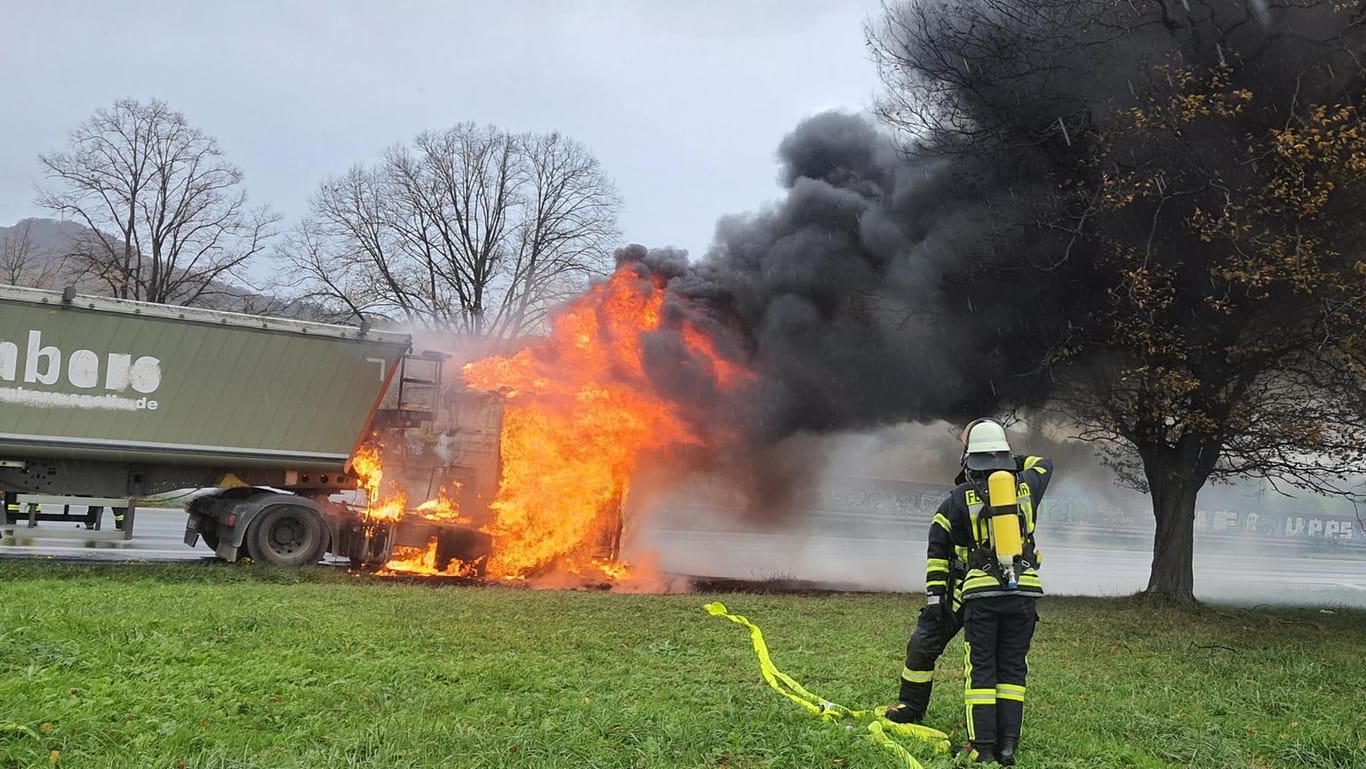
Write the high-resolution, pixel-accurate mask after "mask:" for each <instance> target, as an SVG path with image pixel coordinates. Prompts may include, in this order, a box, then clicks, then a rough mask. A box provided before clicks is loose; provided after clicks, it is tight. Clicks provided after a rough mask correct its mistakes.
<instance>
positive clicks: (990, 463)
mask: <svg viewBox="0 0 1366 769" xmlns="http://www.w3.org/2000/svg"><path fill="white" fill-rule="evenodd" d="M964 444H965V445H964V453H963V465H964V466H965V467H967V468H968V469H969V470H979V471H986V470H1014V469H1015V458H1014V457H1012V456H1011V455H1010V441H1009V440H1007V439H1006V430H1005V428H1004V427H1001V425H1000V424H999V423H997V422H993V421H991V420H990V419H979V420H977V421H976V422H974V423H973V424H972V425H971V426H970V427H969V428H968V431H967V439H966V440H965V441H964Z"/></svg>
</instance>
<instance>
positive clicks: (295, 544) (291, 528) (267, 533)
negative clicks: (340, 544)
mask: <svg viewBox="0 0 1366 769" xmlns="http://www.w3.org/2000/svg"><path fill="white" fill-rule="evenodd" d="M326 532H327V529H326V527H324V526H323V522H322V520H320V519H319V518H318V516H317V514H316V513H314V512H313V511H312V510H309V509H308V508H306V507H298V506H296V505H276V506H275V507H271V508H268V509H266V510H265V511H263V512H262V513H261V515H260V516H258V517H257V518H256V520H255V521H252V524H251V529H249V530H248V531H247V536H246V546H247V553H248V554H249V555H250V556H251V558H252V560H254V561H259V562H261V563H270V564H275V565H277V566H303V565H305V564H310V563H317V562H318V561H319V560H320V559H321V558H322V557H323V551H324V550H326V548H327V537H326Z"/></svg>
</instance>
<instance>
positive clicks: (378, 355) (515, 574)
mask: <svg viewBox="0 0 1366 769" xmlns="http://www.w3.org/2000/svg"><path fill="white" fill-rule="evenodd" d="M662 289H663V286H662V283H661V282H660V281H659V280H658V279H657V278H653V277H649V276H642V275H640V274H637V273H634V272H632V271H631V270H629V269H627V270H619V271H618V272H617V273H615V274H614V275H613V276H612V277H611V278H610V279H609V280H607V281H604V282H602V283H598V284H595V285H594V286H592V287H590V289H589V290H588V291H587V292H585V293H584V294H583V295H582V296H580V297H579V298H578V299H576V300H575V301H574V302H572V303H571V304H570V305H569V306H568V307H566V308H564V309H563V310H562V311H561V312H560V313H559V314H558V315H557V316H556V317H555V319H554V320H553V322H552V328H551V329H550V333H549V334H548V336H547V337H546V338H544V339H541V340H538V341H534V342H533V343H530V344H528V345H526V346H525V347H523V348H522V349H521V350H519V351H518V352H516V353H515V354H512V355H509V356H507V357H490V358H484V359H481V360H477V361H474V362H473V363H468V364H465V365H462V366H459V367H456V369H455V371H451V368H450V365H449V364H450V361H449V360H448V359H447V356H444V355H442V354H436V353H425V354H418V355H413V354H411V346H412V340H411V337H410V336H408V335H406V334H397V333H392V332H384V331H378V330H373V329H368V328H364V327H362V328H352V327H346V326H335V325H327V324H319V323H309V322H303V321H295V320H286V319H275V318H262V317H256V316H250V315H241V314H235V313H226V312H218V311H212V310H202V309H196V308H187V307H171V306H164V305H152V304H146V303H141V302H133V301H128V300H117V299H107V298H97V297H88V296H79V295H77V294H75V292H73V291H70V290H68V291H67V292H62V293H57V292H49V291H39V290H34V289H23V288H17V287H10V286H0V403H3V404H4V405H3V408H0V491H3V494H4V502H5V513H4V519H3V523H2V524H0V536H2V537H3V538H4V539H5V541H15V540H19V539H32V538H42V537H48V536H62V537H65V538H75V539H79V540H83V541H98V540H112V541H119V540H128V539H131V538H132V537H133V536H134V531H135V512H136V506H137V504H138V503H139V501H141V500H145V499H148V498H155V496H156V495H158V494H164V493H167V492H171V491H173V490H183V489H198V490H199V491H198V492H196V493H195V494H194V496H193V498H192V499H191V501H190V502H189V503H188V504H187V505H186V510H187V513H188V518H187V523H186V532H185V543H186V544H187V545H189V546H195V545H197V544H198V543H199V542H201V541H202V542H203V543H204V544H205V545H206V546H208V547H209V548H210V549H212V550H213V551H214V552H215V553H216V554H217V555H218V556H219V557H221V558H223V559H225V560H229V561H234V560H238V559H240V558H242V557H243V556H249V557H251V558H252V559H254V560H257V561H262V562H267V563H273V564H280V565H303V564H309V563H315V562H317V561H319V560H320V559H321V558H322V557H323V556H324V555H325V554H327V553H331V554H333V555H334V556H340V557H344V558H347V559H349V560H350V561H351V562H353V563H355V564H358V565H362V566H365V567H369V568H378V569H386V570H390V571H410V572H411V571H416V572H423V573H443V574H461V575H470V576H486V577H489V578H495V579H525V578H528V577H533V576H536V575H538V574H544V573H547V572H552V571H556V570H559V571H568V572H570V573H573V574H580V575H585V576H599V577H604V578H606V579H609V580H615V579H619V578H621V577H624V576H625V575H626V568H625V566H624V565H623V564H622V563H621V553H622V540H623V536H624V531H625V530H626V528H627V527H626V526H625V524H626V523H627V521H626V520H625V517H624V515H623V512H622V510H623V501H624V500H625V498H626V497H627V494H628V491H629V481H630V479H631V478H632V476H633V474H634V473H635V471H636V470H637V469H638V467H639V465H640V462H641V461H642V457H644V456H646V455H647V454H649V453H651V452H654V453H659V452H665V451H668V450H670V449H674V448H678V447H687V446H695V445H698V444H700V443H701V442H702V437H701V436H699V435H698V434H697V433H696V432H695V430H694V428H693V427H692V426H691V424H690V423H689V421H688V420H686V419H684V418H683V416H682V415H681V414H680V413H679V412H678V411H677V409H676V407H675V406H674V405H673V404H671V403H670V402H669V401H668V400H667V399H664V398H661V397H658V396H657V395H656V394H654V392H653V390H652V388H651V386H650V384H649V382H648V381H647V380H648V378H647V377H646V375H645V372H644V369H643V364H642V355H641V349H640V346H641V337H642V334H643V333H647V332H649V331H650V330H651V329H654V328H657V327H659V325H660V324H661V323H662V322H663V321H662V316H661V305H662V302H663V290H662ZM684 331H685V332H686V333H685V334H684V336H683V339H684V340H685V344H686V351H685V354H688V355H695V356H699V357H702V358H705V359H707V360H708V362H709V365H710V366H711V367H712V368H711V369H710V370H712V371H713V372H714V373H715V376H716V377H717V379H718V381H720V382H722V383H723V384H725V383H727V382H731V383H733V382H737V381H742V379H743V377H744V376H746V374H745V372H743V371H741V370H739V369H737V368H734V367H732V366H730V364H727V363H725V362H724V361H722V360H721V359H720V358H719V357H718V356H716V355H715V353H714V351H712V350H711V349H710V348H709V346H708V344H709V343H708V341H707V340H706V338H705V337H703V336H702V335H701V334H699V333H697V332H696V331H695V330H692V329H688V328H685V329H684ZM443 378H444V380H445V381H443ZM419 500H420V501H419ZM76 511H79V512H76ZM109 517H112V518H113V524H114V525H113V526H112V527H109V526H107V525H106V524H107V523H108V521H107V520H106V519H107V518H109ZM54 522H55V523H60V524H67V525H65V526H61V525H59V526H55V527H52V526H45V525H43V524H48V523H54ZM72 523H75V524H76V527H75V528H74V529H73V528H71V527H70V524H72Z"/></svg>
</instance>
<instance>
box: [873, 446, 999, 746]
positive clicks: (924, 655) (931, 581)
mask: <svg viewBox="0 0 1366 769" xmlns="http://www.w3.org/2000/svg"><path fill="white" fill-rule="evenodd" d="M980 421H981V420H975V421H973V422H969V423H968V425H967V426H966V427H964V428H963V433H962V434H961V435H960V436H959V442H961V443H962V444H963V451H964V457H966V456H967V445H968V433H969V432H971V431H972V428H973V426H974V425H976V424H977V423H978V422H980ZM965 480H967V478H966V476H965V475H964V472H963V471H962V470H961V469H960V470H959V472H958V477H957V478H954V481H953V482H954V483H955V484H960V483H963V482H964V481H965ZM967 559H968V556H967V548H955V551H954V557H953V558H950V559H947V560H945V559H934V560H932V561H931V564H932V565H933V566H934V569H933V572H934V573H933V574H929V573H927V574H926V577H925V579H926V587H930V586H932V585H933V586H942V587H944V588H945V590H944V593H943V594H942V595H939V594H931V595H929V596H928V597H927V598H926V600H925V607H924V608H923V609H921V610H920V616H919V617H918V618H917V619H916V622H915V628H914V629H913V630H911V636H910V639H909V640H908V641H907V642H906V664H905V666H904V667H902V669H901V684H900V689H899V691H898V692H897V698H896V704H895V705H892V706H891V707H889V708H887V710H886V711H885V712H884V713H883V715H884V716H885V717H886V718H887V720H889V721H893V722H895V723H898V724H918V723H920V722H921V721H923V720H924V719H925V711H926V710H928V709H929V707H930V693H931V692H932V691H933V688H934V665H935V663H936V662H937V661H938V660H939V657H940V655H942V654H943V653H944V649H945V648H946V647H948V645H949V641H952V640H953V637H954V636H956V635H958V631H959V630H962V629H963V602H962V596H961V594H960V592H959V590H958V588H960V587H961V586H962V584H963V578H964V577H965V576H967V568H968V567H967Z"/></svg>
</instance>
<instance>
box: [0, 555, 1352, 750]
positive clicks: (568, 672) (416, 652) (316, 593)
mask: <svg viewBox="0 0 1366 769" xmlns="http://www.w3.org/2000/svg"><path fill="white" fill-rule="evenodd" d="M0 584H2V585H3V588H0V671H3V673H2V674H0V705H2V706H3V710H2V711H0V767H29V766H50V765H52V764H54V763H55V764H56V765H57V766H68V767H138V768H139V769H142V768H145V767H165V768H166V769H179V768H180V767H194V768H198V767H309V768H310V769H312V768H316V767H352V766H355V767H359V766H365V767H371V766H373V767H443V768H448V767H718V768H721V767H725V768H726V769H745V768H749V767H870V768H878V767H887V768H888V769H893V768H894V767H897V766H898V765H899V764H898V763H897V762H896V760H895V758H894V757H893V756H892V754H890V753H888V752H886V751H885V750H883V749H882V748H880V747H878V746H876V745H874V744H872V743H871V742H870V741H869V740H868V739H867V737H866V732H864V731H862V730H861V729H855V730H848V729H845V728H843V726H842V725H841V724H839V723H826V722H822V721H821V720H820V719H818V718H815V717H813V716H811V715H810V714H808V713H807V712H805V711H804V710H802V709H801V708H799V707H797V706H796V705H794V704H793V703H792V702H790V701H788V700H786V699H784V698H783V697H781V696H779V695H778V694H777V693H776V692H774V691H773V690H771V689H769V688H768V687H767V686H766V685H765V684H764V683H763V681H762V679H761V678H760V674H759V666H758V663H757V660H756V658H755V656H754V653H753V650H752V648H751V646H750V643H749V637H748V633H747V632H746V631H745V629H744V628H742V627H740V626H739V625H735V624H733V623H731V622H728V621H726V620H724V619H721V618H716V617H712V616H709V615H708V614H707V613H706V612H705V611H703V609H702V604H703V603H705V602H707V601H710V600H717V599H718V598H719V599H720V600H722V601H724V602H725V603H726V605H727V606H728V607H729V608H730V610H731V611H733V612H736V613H739V614H744V615H746V616H748V617H749V618H750V619H751V620H753V621H754V622H756V623H758V624H759V625H760V626H761V627H762V628H763V630H764V634H765V636H766V637H767V639H768V643H769V647H770V650H771V652H772V655H773V659H774V662H775V663H776V664H777V666H778V667H779V668H781V669H782V670H783V671H784V672H786V673H788V674H789V675H791V676H793V677H794V678H796V679H797V680H798V681H800V682H801V683H802V684H804V685H805V686H806V687H807V688H809V689H811V690H812V691H814V692H816V693H819V694H821V695H823V696H825V697H827V698H829V699H831V700H833V701H835V702H839V703H842V704H844V705H847V706H850V707H856V708H867V707H872V706H874V705H878V704H885V703H887V702H889V701H890V700H891V699H892V698H893V697H894V694H895V686H896V675H897V673H898V672H899V671H900V667H901V655H902V653H903V650H904V644H905V638H906V633H907V631H908V630H909V627H910V622H911V621H912V618H913V616H914V612H915V610H916V609H917V608H918V606H919V599H918V598H916V597H912V596H904V595H868V594H840V595H757V594H741V593H736V594H726V595H721V596H717V595H702V594H698V595H670V596H643V595H617V594H610V593H601V592H540V591H532V590H524V589H513V588H482V589H481V588H470V587H450V586H446V587H432V586H424V585H414V584H389V583H383V582H378V581H375V580H372V579H368V578H367V579H363V578H359V577H354V576H350V575H345V574H341V573H338V572H334V571H328V570H324V569H318V570H308V571H295V572H280V571H272V570H268V569H262V568H260V567H255V566H253V567H225V566H218V565H200V564H195V565H181V566H145V565H138V564H124V565H115V566H74V565H65V564H59V563H34V562H13V561H9V562H0ZM1040 614H1041V616H1042V622H1041V623H1040V625H1039V629H1038V633H1037V635H1036V637H1035V646H1034V650H1033V652H1032V653H1031V655H1030V662H1031V666H1032V668H1033V670H1032V675H1031V678H1030V682H1029V685H1030V688H1029V691H1030V694H1029V696H1030V700H1029V703H1028V705H1027V709H1026V714H1025V734H1024V739H1023V742H1022V746H1021V752H1020V762H1019V765H1020V766H1022V767H1127V766H1135V767H1157V766H1189V767H1366V716H1363V713H1364V712H1366V613H1362V612H1349V611H1337V612H1334V613H1324V612H1322V611H1320V610H1317V609H1301V610H1279V609H1278V610H1269V609H1258V610H1254V611H1245V610H1234V609H1203V610H1200V611H1198V612H1180V611H1168V610H1154V609H1151V608H1147V607H1144V606H1141V605H1139V604H1136V603H1134V602H1132V601H1128V600H1090V599H1060V598H1045V599H1044V600H1043V602H1042V603H1041V605H1040ZM960 664H961V648H960V647H959V646H958V644H954V645H953V646H952V647H950V652H949V653H948V654H946V655H945V658H944V660H943V661H941V665H940V674H941V675H940V677H939V679H938V680H939V681H940V682H941V683H942V685H941V686H940V687H939V688H938V689H937V690H936V692H935V697H934V703H933V706H932V708H931V711H930V724H931V725H933V726H937V727H939V728H942V729H945V730H946V731H948V732H949V733H950V735H951V736H952V737H953V738H954V739H955V741H961V740H962V739H963V727H962V712H961V711H962V709H961V706H960V703H959V689H960V687H961V685H962V677H961V672H960V670H959V666H960ZM907 744H908V746H909V747H910V748H911V749H912V751H913V752H914V753H916V754H917V755H918V756H920V757H921V758H922V759H923V760H924V762H925V765H926V766H927V767H936V766H939V767H942V766H948V765H950V763H951V762H950V761H949V759H948V758H947V757H945V756H942V755H941V756H933V755H932V753H931V752H930V751H929V750H928V749H927V748H926V747H925V746H919V745H916V744H914V743H907Z"/></svg>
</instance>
